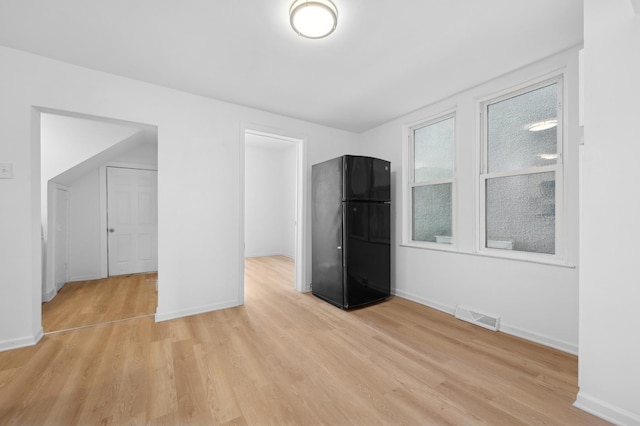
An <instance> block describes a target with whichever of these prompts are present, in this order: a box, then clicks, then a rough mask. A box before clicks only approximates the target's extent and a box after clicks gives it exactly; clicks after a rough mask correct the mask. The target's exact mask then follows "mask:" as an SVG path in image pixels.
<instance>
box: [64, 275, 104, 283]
mask: <svg viewBox="0 0 640 426" xmlns="http://www.w3.org/2000/svg"><path fill="white" fill-rule="evenodd" d="M102 278H106V277H103V276H101V275H100V274H91V275H77V276H74V277H69V282H70V283H72V282H76V281H91V280H99V279H102Z"/></svg>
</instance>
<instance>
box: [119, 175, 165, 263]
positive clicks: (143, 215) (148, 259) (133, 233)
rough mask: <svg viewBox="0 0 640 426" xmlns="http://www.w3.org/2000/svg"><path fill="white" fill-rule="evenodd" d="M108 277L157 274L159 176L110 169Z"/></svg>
mask: <svg viewBox="0 0 640 426" xmlns="http://www.w3.org/2000/svg"><path fill="white" fill-rule="evenodd" d="M107 232H108V234H107V235H108V238H107V245H108V252H109V255H108V259H109V276H112V275H125V274H136V273H141V272H153V271H157V270H158V172H157V171H156V170H141V169H125V168H119V167H107Z"/></svg>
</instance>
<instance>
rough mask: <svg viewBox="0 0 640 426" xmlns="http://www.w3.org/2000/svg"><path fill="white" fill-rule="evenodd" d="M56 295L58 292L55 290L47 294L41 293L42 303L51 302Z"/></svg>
mask: <svg viewBox="0 0 640 426" xmlns="http://www.w3.org/2000/svg"><path fill="white" fill-rule="evenodd" d="M56 294H58V290H56V289H55V288H52V289H51V290H50V291H48V292H47V293H42V301H43V302H51V301H52V300H53V298H54V297H56Z"/></svg>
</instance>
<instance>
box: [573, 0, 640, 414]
mask: <svg viewBox="0 0 640 426" xmlns="http://www.w3.org/2000/svg"><path fill="white" fill-rule="evenodd" d="M584 15H585V26H584V28H585V34H584V82H585V113H584V120H585V121H584V123H585V124H584V149H583V168H582V177H583V181H582V218H581V220H582V227H581V241H580V255H581V257H580V265H581V271H580V364H579V378H580V393H579V394H578V400H577V402H576V405H577V406H579V407H581V408H583V409H585V410H587V411H591V412H593V413H595V414H598V415H600V416H602V417H605V418H607V419H609V420H611V421H613V422H615V423H618V424H626V425H640V387H639V384H638V383H639V382H640V315H638V306H639V304H640V279H639V278H638V269H637V266H638V256H639V252H638V236H639V235H640V220H639V218H640V197H639V196H638V182H640V167H639V166H638V159H639V158H640V144H639V143H638V142H639V141H640V130H639V129H638V119H639V118H640V107H639V106H638V105H639V104H638V100H639V99H640V79H639V78H638V76H640V15H634V13H633V10H632V8H631V3H630V2H629V0H609V1H606V2H603V1H600V0H586V1H585V5H584Z"/></svg>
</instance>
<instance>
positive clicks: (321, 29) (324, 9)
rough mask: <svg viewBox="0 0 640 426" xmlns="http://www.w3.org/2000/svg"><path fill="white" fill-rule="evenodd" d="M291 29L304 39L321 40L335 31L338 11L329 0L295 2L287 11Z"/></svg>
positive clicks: (300, 0)
mask: <svg viewBox="0 0 640 426" xmlns="http://www.w3.org/2000/svg"><path fill="white" fill-rule="evenodd" d="M289 21H290V22H291V28H293V30H294V31H295V32H296V33H298V34H299V35H301V36H303V37H306V38H314V39H316V38H323V37H326V36H328V35H329V34H331V33H332V32H333V31H335V29H336V26H337V25H338V9H337V8H336V5H335V4H333V3H332V2H331V1H330V0H295V1H294V2H293V3H292V4H291V8H290V9H289Z"/></svg>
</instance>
